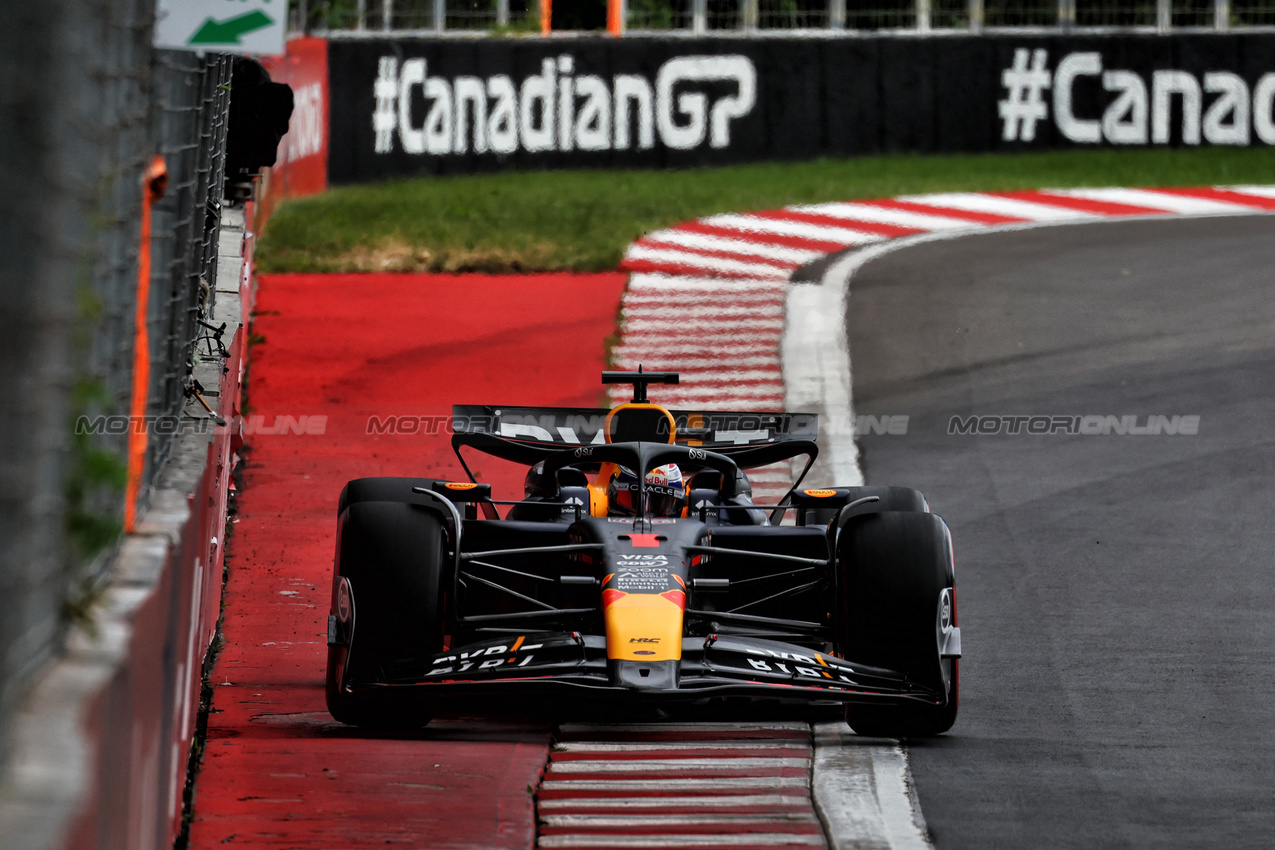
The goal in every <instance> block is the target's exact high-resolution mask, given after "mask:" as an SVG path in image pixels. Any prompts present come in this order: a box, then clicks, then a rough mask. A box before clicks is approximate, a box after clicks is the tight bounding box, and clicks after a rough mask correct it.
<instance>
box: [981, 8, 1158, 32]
mask: <svg viewBox="0 0 1275 850" xmlns="http://www.w3.org/2000/svg"><path fill="white" fill-rule="evenodd" d="M1166 2H1167V0H1166ZM965 14H966V16H967V17H968V18H969V27H970V32H972V33H980V32H982V31H983V0H969V2H968V3H966V6H965Z"/></svg>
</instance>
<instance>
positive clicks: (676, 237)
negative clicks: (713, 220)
mask: <svg viewBox="0 0 1275 850" xmlns="http://www.w3.org/2000/svg"><path fill="white" fill-rule="evenodd" d="M642 241H643V242H644V243H648V244H650V243H657V244H660V245H681V246H682V247H684V248H698V249H700V250H701V251H721V252H723V253H727V254H745V255H752V256H756V257H770V258H772V259H776V260H784V261H785V262H789V263H794V264H801V263H808V262H810V261H811V260H815V259H818V258H819V257H822V256H823V252H822V251H808V250H803V249H801V248H790V247H788V246H787V245H775V244H772V243H770V242H762V241H753V240H751V239H748V240H746V239H727V238H726V237H724V236H709V235H707V234H704V233H696V232H694V231H691V230H657V231H655V232H654V233H648V234H646V236H643V237H642Z"/></svg>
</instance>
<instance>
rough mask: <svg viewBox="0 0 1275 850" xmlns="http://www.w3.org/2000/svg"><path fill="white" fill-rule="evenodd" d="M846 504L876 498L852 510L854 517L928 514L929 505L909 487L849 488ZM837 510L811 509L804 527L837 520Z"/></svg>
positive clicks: (919, 493) (918, 491)
mask: <svg viewBox="0 0 1275 850" xmlns="http://www.w3.org/2000/svg"><path fill="white" fill-rule="evenodd" d="M849 490H850V495H849V496H847V497H846V501H845V503H846V504H850V503H852V502H854V501H857V500H858V499H862V498H864V497H865V496H876V497H877V500H878V501H875V502H867V503H865V504H862V505H860V506H859V507H857V508H855V509H854V514H853V515H854V516H862V515H863V514H879V513H884V512H885V511H914V512H917V513H928V512H929V510H930V505H929V503H928V502H926V501H925V496H923V495H922V494H921V491H920V490H913V489H912V488H911V487H876V486H868V487H851V488H849ZM839 513H840V509H839V508H812V509H811V510H810V511H808V512H807V514H806V525H827V524H828V523H830V522H832V521H833V520H834V519H836V518H837V515H838V514H839Z"/></svg>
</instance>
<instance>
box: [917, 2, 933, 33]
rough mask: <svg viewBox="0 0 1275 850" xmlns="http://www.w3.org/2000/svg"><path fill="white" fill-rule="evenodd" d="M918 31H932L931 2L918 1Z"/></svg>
mask: <svg viewBox="0 0 1275 850" xmlns="http://www.w3.org/2000/svg"><path fill="white" fill-rule="evenodd" d="M916 31H917V32H929V31H930V0H916Z"/></svg>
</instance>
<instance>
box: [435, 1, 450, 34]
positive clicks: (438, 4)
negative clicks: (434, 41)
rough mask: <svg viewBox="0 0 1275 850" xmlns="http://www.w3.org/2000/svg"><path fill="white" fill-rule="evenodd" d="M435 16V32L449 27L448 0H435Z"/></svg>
mask: <svg viewBox="0 0 1275 850" xmlns="http://www.w3.org/2000/svg"><path fill="white" fill-rule="evenodd" d="M433 18H434V20H433V24H434V32H442V31H443V30H445V29H447V0H434V9H433Z"/></svg>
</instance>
